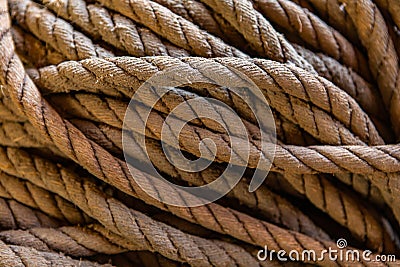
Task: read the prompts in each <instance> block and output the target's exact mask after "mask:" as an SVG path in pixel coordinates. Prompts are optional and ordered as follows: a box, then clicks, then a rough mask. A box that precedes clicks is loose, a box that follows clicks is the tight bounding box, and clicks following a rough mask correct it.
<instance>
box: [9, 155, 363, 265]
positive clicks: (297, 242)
mask: <svg viewBox="0 0 400 267" xmlns="http://www.w3.org/2000/svg"><path fill="white" fill-rule="evenodd" d="M10 149H11V148H10ZM12 150H13V151H14V152H15V154H13V157H12V158H9V160H8V164H7V166H8V168H7V170H4V171H7V172H9V173H10V174H15V175H17V176H23V178H24V179H28V180H32V182H34V181H36V182H38V183H40V186H41V187H42V186H43V187H45V188H47V189H48V190H50V191H52V192H54V193H58V194H60V195H62V196H63V197H65V198H67V199H68V196H69V197H70V198H74V199H73V200H72V202H73V203H75V204H76V205H77V206H78V207H79V208H81V209H82V210H84V211H85V212H87V213H88V214H89V215H90V216H92V217H93V218H96V219H97V220H99V221H100V222H101V223H102V224H103V225H106V226H107V228H108V229H109V230H111V231H113V232H114V233H116V234H120V235H122V236H125V237H126V238H130V239H131V240H132V241H136V242H137V241H138V240H141V239H142V238H143V236H142V237H140V236H141V235H139V236H138V232H137V231H134V232H132V230H130V229H132V227H133V229H134V228H135V227H137V225H138V224H137V223H139V225H141V226H142V227H143V225H154V224H155V222H150V221H149V220H151V219H150V218H149V217H147V216H145V215H143V214H141V213H139V212H136V211H133V210H129V209H128V208H127V207H124V205H123V204H122V203H120V202H118V201H116V200H114V199H112V198H109V197H105V196H104V194H103V193H101V192H100V191H99V190H98V189H97V187H96V186H95V185H94V184H91V181H90V179H88V178H81V177H78V176H77V175H76V174H75V173H74V172H72V171H71V170H68V169H65V168H63V167H60V166H56V164H54V163H51V162H50V161H48V160H45V159H40V158H38V157H32V155H28V154H26V153H23V151H21V150H19V149H12ZM17 153H18V154H17ZM29 158H31V159H36V160H35V164H34V165H33V164H30V163H29V161H30V159H29ZM10 160H14V161H15V162H13V163H11V162H10ZM27 160H28V161H27ZM17 162H19V163H22V162H23V163H24V165H25V166H29V165H30V168H34V169H36V168H38V169H36V171H34V172H32V171H30V172H29V173H37V174H38V175H40V177H33V176H32V175H30V176H27V175H26V174H24V172H21V170H20V168H18V167H17V166H16V165H13V164H16V163H17ZM51 165H53V167H51ZM44 166H45V167H46V172H44V171H43V170H41V169H42V168H43V167H44ZM50 167H51V170H50V169H49V168H50ZM26 171H27V170H26ZM56 173H58V174H56ZM57 179H62V180H63V182H55V180H57ZM34 183H35V182H34ZM170 193H173V192H170ZM141 199H142V200H144V199H145V197H141ZM93 201H94V202H95V203H102V205H96V206H93V205H91V204H90V203H94V202H93ZM161 206H162V207H163V205H161ZM90 207H92V208H90ZM93 207H96V208H95V209H94V208H93ZM168 208H169V210H170V211H171V212H173V210H172V209H175V210H181V208H176V207H171V206H169V207H168ZM185 209H187V208H185ZM190 210H191V212H190V213H189V214H190V216H191V217H192V220H193V218H194V217H193V216H196V220H197V223H200V224H202V225H203V226H204V225H206V224H208V225H210V224H211V225H213V224H214V223H217V225H219V227H221V228H220V229H219V230H218V229H216V228H215V226H214V227H212V228H214V230H217V231H218V232H221V231H222V232H225V233H228V232H230V230H233V229H238V228H237V227H240V228H241V227H244V228H242V229H243V231H244V233H240V232H237V231H234V232H231V233H230V234H231V235H232V236H235V237H237V238H239V236H242V237H241V238H239V239H243V237H244V239H245V240H247V241H248V242H250V243H253V244H258V245H260V246H263V245H264V244H266V245H268V247H270V248H272V249H285V250H288V251H289V250H291V249H296V250H299V251H301V250H302V249H311V248H312V249H315V250H316V252H317V253H319V252H320V251H321V250H323V249H325V247H326V246H333V245H334V244H331V243H329V242H327V241H324V242H321V241H320V242H318V241H316V240H314V239H312V238H310V237H308V236H304V235H302V234H299V233H296V232H293V231H287V230H284V229H281V228H279V227H277V226H274V225H271V224H269V223H265V222H261V221H259V222H256V221H257V220H256V219H254V218H252V217H249V216H246V215H244V214H240V213H239V212H236V211H234V210H230V209H224V208H222V207H218V205H216V204H209V205H206V206H202V207H197V208H191V209H190ZM207 210H208V211H207ZM211 210H212V214H214V215H212V217H209V216H208V215H207V213H209V212H211ZM223 210H225V212H223ZM220 212H223V214H224V216H223V217H216V216H218V215H217V214H219V213H220ZM173 213H174V212H173ZM118 214H120V215H118ZM122 214H125V215H122ZM126 214H132V216H133V217H126ZM189 214H188V215H189ZM229 214H231V215H229ZM199 215H200V216H201V217H197V216H199ZM210 215H211V214H210ZM121 216H122V217H121ZM112 218H114V220H113V219H112ZM116 218H120V219H118V220H116ZM129 218H135V220H136V221H137V223H135V221H131V222H127V219H129ZM186 218H188V217H186ZM211 218H214V219H213V220H211ZM217 218H218V221H214V220H216V219H217ZM141 220H144V221H143V222H142V223H143V224H142V223H140V222H141ZM199 220H201V221H199ZM145 221H148V222H147V223H144V222H145ZM253 223H255V225H253V226H252V224H253ZM228 225H231V227H228ZM234 225H235V226H234ZM240 225H241V226H240ZM257 226H258V227H257ZM261 226H262V228H260V227H261ZM155 228H156V229H157V228H158V229H163V230H166V229H168V231H169V230H171V231H172V232H170V234H171V235H173V234H174V233H175V232H174V231H173V229H172V228H171V227H167V226H160V225H159V226H158V227H155ZM121 229H124V231H121ZM141 229H142V231H145V229H143V228H141ZM263 229H264V230H265V231H264V230H263ZM148 230H149V231H147V230H146V231H145V234H147V238H150V236H151V235H152V234H153V231H156V232H157V233H160V231H159V230H158V231H157V230H155V229H148ZM142 233H143V232H142ZM243 234H244V235H243ZM246 236H247V237H246ZM136 238H139V239H136ZM181 238H183V237H181ZM151 240H152V239H151ZM196 240H197V239H196ZM287 240H290V242H287ZM150 242H156V240H153V241H150ZM138 244H142V245H145V244H148V243H146V242H138ZM151 244H152V245H153V246H155V245H157V244H159V243H151ZM163 246H164V245H163ZM163 246H161V247H163ZM161 247H160V248H161ZM182 249H183V248H182ZM162 253H167V254H168V252H166V251H162ZM163 255H164V256H167V257H169V258H171V259H173V260H174V259H175V260H176V258H177V255H176V253H174V254H173V255H165V254H163ZM178 260H179V259H178ZM364 264H366V265H367V264H368V263H364Z"/></svg>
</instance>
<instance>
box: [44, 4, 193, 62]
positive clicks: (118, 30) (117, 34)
mask: <svg viewBox="0 0 400 267" xmlns="http://www.w3.org/2000/svg"><path fill="white" fill-rule="evenodd" d="M41 2H42V4H44V5H45V6H46V7H47V8H49V9H51V10H52V11H54V13H56V14H57V15H58V16H60V17H62V18H63V19H65V20H68V21H70V22H74V23H75V24H76V25H77V26H79V27H80V28H82V29H83V30H84V31H85V32H87V33H88V34H90V35H91V36H92V37H94V38H99V39H100V38H101V39H102V40H103V41H105V42H107V43H109V44H111V45H113V46H114V47H115V48H117V49H119V50H121V51H126V52H127V53H128V54H129V55H132V56H139V57H141V56H157V55H158V56H162V55H164V56H173V57H181V56H188V55H189V53H188V52H187V51H186V50H184V49H182V48H179V47H176V46H175V45H173V44H171V43H169V42H166V41H163V40H161V39H160V38H159V37H158V36H157V35H156V34H154V33H153V32H152V31H150V30H148V29H147V28H144V27H139V26H137V25H136V24H135V23H133V22H132V20H130V19H129V18H127V17H124V16H122V15H119V14H117V13H114V12H110V11H108V10H107V9H106V8H103V7H101V6H99V5H87V4H86V3H85V1H82V0H74V1H55V0H46V1H41Z"/></svg>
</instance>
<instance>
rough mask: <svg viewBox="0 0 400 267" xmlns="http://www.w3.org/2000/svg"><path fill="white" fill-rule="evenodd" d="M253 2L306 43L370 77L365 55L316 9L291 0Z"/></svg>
mask: <svg viewBox="0 0 400 267" xmlns="http://www.w3.org/2000/svg"><path fill="white" fill-rule="evenodd" d="M253 3H254V5H255V7H256V8H258V10H260V12H261V14H263V15H264V16H265V17H266V18H268V19H270V20H271V21H272V22H274V23H276V24H277V25H279V26H281V27H282V28H284V29H285V30H287V31H288V32H289V33H292V34H296V35H298V36H299V37H300V38H301V40H303V41H304V42H305V43H306V44H308V45H310V46H311V47H313V48H314V49H317V50H319V51H321V52H322V53H324V54H326V55H328V56H331V57H332V58H334V59H336V60H338V61H339V62H341V63H343V64H344V65H345V66H347V67H350V68H352V69H354V71H356V72H358V73H360V74H361V76H362V77H369V75H370V73H369V70H368V67H367V60H366V58H365V57H364V55H363V54H362V53H361V52H360V51H359V50H358V49H357V48H356V47H355V46H353V45H352V44H351V43H350V42H349V41H348V40H347V39H346V38H344V37H343V36H342V35H341V34H340V33H339V32H337V31H336V30H335V29H333V28H331V27H330V26H329V25H327V24H326V23H325V22H324V21H322V20H321V19H320V18H318V17H317V16H315V15H314V14H313V13H311V12H309V11H308V10H306V9H302V8H301V7H299V6H298V5H296V4H294V3H292V2H290V1H288V0H253Z"/></svg>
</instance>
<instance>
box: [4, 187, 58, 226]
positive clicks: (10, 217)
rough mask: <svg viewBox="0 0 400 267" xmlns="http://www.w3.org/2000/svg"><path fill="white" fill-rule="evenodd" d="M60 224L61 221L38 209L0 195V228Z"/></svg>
mask: <svg viewBox="0 0 400 267" xmlns="http://www.w3.org/2000/svg"><path fill="white" fill-rule="evenodd" d="M0 190H1V189H0ZM1 193H2V192H1ZM61 225H62V223H60V222H59V221H58V220H56V219H54V218H52V217H50V216H48V215H46V214H44V213H43V212H41V211H39V210H35V209H32V208H30V207H28V206H25V205H23V204H20V203H19V202H17V201H15V200H12V199H9V197H3V196H1V197H0V228H1V229H29V228H33V227H59V226H61Z"/></svg>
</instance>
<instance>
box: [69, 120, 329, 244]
mask: <svg viewBox="0 0 400 267" xmlns="http://www.w3.org/2000/svg"><path fill="white" fill-rule="evenodd" d="M72 122H73V123H74V124H75V125H76V126H77V127H78V128H79V129H80V130H81V131H82V132H83V133H84V134H85V135H86V136H88V137H89V138H91V139H92V140H93V141H95V142H96V143H98V144H106V145H105V146H104V147H105V148H107V150H110V151H114V152H115V153H117V154H119V155H120V156H121V155H122V149H123V148H122V133H121V130H120V129H118V128H114V127H110V126H107V125H102V124H100V125H95V124H94V123H91V122H88V121H83V120H74V121H72ZM135 140H136V139H133V141H135ZM130 145H132V146H133V148H134V150H135V155H132V156H133V157H134V158H135V159H136V160H139V161H145V160H146V157H147V156H146V154H144V153H145V152H144V151H143V148H142V147H141V146H140V144H138V143H136V142H132V143H130ZM146 149H147V152H148V153H149V157H150V159H154V160H152V162H153V164H154V167H156V168H157V170H158V171H160V172H161V173H163V174H167V175H169V176H171V177H173V178H175V179H177V180H181V181H186V182H188V183H189V184H191V185H195V186H200V185H204V184H207V183H210V182H212V181H214V180H215V179H217V178H218V177H219V176H220V175H221V174H222V172H223V170H222V169H221V168H220V167H219V166H213V167H214V168H207V169H206V170H203V171H201V172H196V173H189V172H185V171H182V170H180V169H178V168H176V167H175V166H174V165H172V164H171V163H170V162H169V161H168V159H167V158H166V157H165V154H164V153H163V150H162V147H161V145H160V143H159V142H156V141H155V140H146ZM228 197H231V198H234V199H237V200H239V201H240V202H241V203H242V204H244V205H246V206H248V207H249V208H252V209H253V210H254V211H258V212H260V213H262V216H263V217H265V218H267V219H269V220H270V221H272V222H274V223H277V224H281V225H284V226H286V227H287V228H289V229H293V230H295V231H299V232H302V233H304V234H307V235H309V236H311V237H313V238H316V239H321V240H329V236H328V235H327V234H326V233H325V232H324V231H323V230H321V229H320V228H319V227H317V226H316V225H315V224H314V223H313V222H312V221H311V220H310V219H309V218H308V217H307V216H306V215H304V214H303V213H302V212H301V211H300V210H299V209H297V208H296V207H295V206H293V205H292V204H291V203H290V202H288V201H287V200H286V199H285V198H283V197H281V196H279V195H278V194H276V193H273V192H272V191H270V190H268V189H267V188H266V187H261V188H260V189H258V190H257V191H255V192H254V193H250V192H249V191H248V183H247V182H244V181H240V182H239V183H238V184H237V185H236V186H235V187H234V188H233V189H232V191H231V192H230V193H229V194H228ZM294 214H295V215H294ZM293 217H296V220H293V219H292V218H293Z"/></svg>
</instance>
